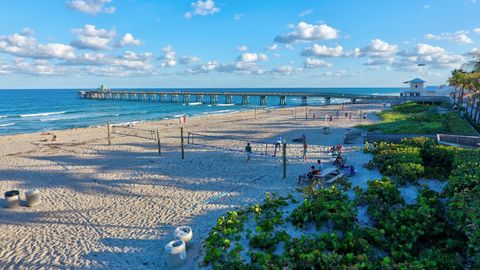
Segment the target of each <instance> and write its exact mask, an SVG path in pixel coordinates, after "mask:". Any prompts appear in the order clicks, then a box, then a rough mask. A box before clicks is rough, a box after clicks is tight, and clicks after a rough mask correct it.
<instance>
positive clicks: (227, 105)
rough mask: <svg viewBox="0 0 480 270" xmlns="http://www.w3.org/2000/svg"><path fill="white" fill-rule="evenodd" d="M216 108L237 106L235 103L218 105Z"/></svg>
mask: <svg viewBox="0 0 480 270" xmlns="http://www.w3.org/2000/svg"><path fill="white" fill-rule="evenodd" d="M215 106H217V107H229V106H235V104H234V103H227V104H216V105H215Z"/></svg>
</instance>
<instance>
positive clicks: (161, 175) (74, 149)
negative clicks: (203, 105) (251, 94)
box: [0, 105, 381, 269]
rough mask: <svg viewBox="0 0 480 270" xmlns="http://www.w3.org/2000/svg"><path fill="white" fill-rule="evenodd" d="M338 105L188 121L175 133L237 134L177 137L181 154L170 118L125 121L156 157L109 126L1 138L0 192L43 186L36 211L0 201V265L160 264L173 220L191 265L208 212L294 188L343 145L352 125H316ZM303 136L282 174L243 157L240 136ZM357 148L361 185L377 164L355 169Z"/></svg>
mask: <svg viewBox="0 0 480 270" xmlns="http://www.w3.org/2000/svg"><path fill="white" fill-rule="evenodd" d="M338 107H340V106H338ZM338 107H335V106H329V107H316V108H313V107H310V109H312V114H313V113H315V114H316V117H317V119H321V121H319V120H317V121H311V120H309V121H305V119H304V118H303V117H304V116H305V109H304V108H297V109H296V110H297V117H298V118H297V119H293V116H292V114H293V113H294V112H293V108H289V109H284V110H273V111H272V112H271V113H266V112H265V111H259V112H258V114H257V115H258V117H257V119H254V113H253V112H242V113H235V114H228V115H209V116H202V117H194V118H189V119H188V120H187V123H186V124H184V128H185V134H187V132H196V133H203V134H211V135H216V136H229V137H232V138H235V139H236V140H237V141H235V140H231V139H224V140H220V139H218V140H216V141H215V142H213V141H211V142H208V143H209V144H215V145H217V146H220V145H221V146H222V147H225V148H228V149H231V150H237V151H226V150H221V149H216V148H207V147H203V146H201V145H186V147H185V159H184V160H181V158H180V140H179V134H180V129H179V127H180V125H179V124H178V121H177V120H167V121H161V122H149V123H141V124H138V125H136V126H135V128H141V129H149V130H155V129H159V130H160V136H161V142H162V156H159V155H158V152H157V148H156V147H157V144H156V142H155V141H153V140H146V139H140V138H137V137H127V136H119V135H114V136H113V138H112V145H107V139H106V135H107V134H106V128H105V127H98V128H86V129H72V130H65V131H56V132H54V133H55V134H56V135H57V136H58V141H56V142H46V141H45V140H47V139H50V138H51V137H52V135H41V134H40V133H33V134H24V135H14V136H3V137H0V157H1V158H0V191H2V193H3V192H5V191H8V190H11V189H19V190H21V197H22V199H23V200H24V199H25V196H24V192H25V191H26V190H28V189H32V188H38V189H39V190H40V192H41V195H42V204H41V205H39V206H37V207H35V208H29V207H25V206H22V207H19V208H17V209H6V208H4V205H5V201H4V200H3V199H2V200H1V201H0V232H1V233H0V269H59V268H61V269H64V268H104V269H164V268H165V267H166V265H165V260H164V254H163V249H164V245H165V244H166V243H167V242H168V241H170V240H172V238H173V236H172V235H173V231H174V229H175V227H176V226H179V225H189V226H191V227H192V228H193V231H194V241H195V244H194V246H193V247H192V248H191V249H190V250H188V255H187V256H188V258H189V261H188V264H187V266H186V268H193V269H195V268H197V265H198V263H199V262H200V259H201V249H202V247H201V245H202V244H201V240H202V239H204V238H205V237H206V236H207V234H208V230H209V228H210V227H211V226H213V225H214V224H215V222H216V218H217V217H218V216H220V215H223V214H225V213H226V211H227V210H228V209H237V208H238V207H240V206H243V205H249V204H252V203H257V202H261V201H262V200H263V198H264V193H265V192H267V191H268V192H278V193H281V194H286V193H289V192H295V187H296V181H297V176H298V175H299V174H300V173H304V172H305V171H306V170H307V169H308V167H309V166H310V165H311V164H313V162H314V161H315V160H316V159H317V158H319V159H321V160H322V161H323V162H325V163H326V162H332V161H333V157H331V156H329V155H327V154H326V149H327V148H328V147H329V146H331V145H334V144H338V143H343V133H344V132H345V129H346V128H348V127H350V126H352V125H356V124H358V123H359V122H358V120H355V121H353V120H348V119H344V118H343V119H340V120H335V121H334V122H333V123H331V124H329V125H330V126H331V127H332V132H331V134H328V135H324V134H322V132H321V127H323V126H324V125H325V123H324V121H323V120H324V117H323V115H324V114H325V113H326V112H324V111H321V110H337V109H338ZM380 107H381V106H379V105H348V106H346V108H345V109H348V110H353V111H355V110H360V109H363V111H370V112H371V111H373V110H378V109H380ZM340 115H341V116H342V113H340ZM369 119H373V115H372V114H369ZM363 121H364V120H363ZM302 134H305V135H306V136H307V139H308V142H309V149H308V156H309V159H308V160H307V161H305V162H304V161H303V160H302V159H301V153H302V147H301V145H299V144H290V145H289V146H288V149H287V150H288V151H287V156H288V157H289V158H288V163H289V164H288V170H287V178H286V179H283V178H282V165H281V158H272V157H265V156H261V155H255V156H254V157H252V160H251V161H250V162H246V160H245V159H246V155H245V154H244V153H243V148H244V147H245V144H244V143H243V142H241V141H239V140H248V141H265V140H266V141H271V142H273V141H274V140H275V137H276V136H278V135H282V136H283V137H284V138H285V139H287V140H288V142H289V143H290V142H291V140H292V139H293V138H296V137H299V136H301V135H302ZM142 135H145V136H150V135H149V134H148V133H142ZM198 142H201V141H198ZM359 143H360V141H359ZM253 146H254V151H255V153H256V154H257V153H259V152H260V153H261V152H262V151H264V145H263V144H256V143H254V144H253ZM268 147H269V151H271V149H272V145H269V146H268ZM346 150H347V152H349V151H351V150H352V149H351V147H350V146H348V147H346ZM360 152H361V151H354V152H351V154H350V156H348V157H349V159H350V160H349V161H350V162H351V163H352V162H353V163H354V164H355V166H356V168H357V170H359V174H358V176H357V177H356V178H354V179H353V180H352V181H354V182H355V183H357V184H358V185H360V186H363V185H365V184H366V181H367V180H371V179H372V178H377V176H378V172H369V171H368V170H365V169H363V168H361V164H362V163H364V162H366V161H368V156H366V155H363V154H360ZM270 154H271V152H270ZM347 155H348V154H347ZM354 185H355V184H354Z"/></svg>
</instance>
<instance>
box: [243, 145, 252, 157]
mask: <svg viewBox="0 0 480 270" xmlns="http://www.w3.org/2000/svg"><path fill="white" fill-rule="evenodd" d="M245 153H247V161H250V157H251V156H252V146H251V145H250V143H247V146H246V147H245Z"/></svg>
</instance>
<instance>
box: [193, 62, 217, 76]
mask: <svg viewBox="0 0 480 270" xmlns="http://www.w3.org/2000/svg"><path fill="white" fill-rule="evenodd" d="M218 66H219V63H218V62H217V61H209V62H206V63H204V64H201V65H197V66H195V67H192V68H189V69H187V70H186V73H187V74H200V73H208V72H210V71H214V70H216V69H217V68H218Z"/></svg>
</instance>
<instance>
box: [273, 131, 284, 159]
mask: <svg viewBox="0 0 480 270" xmlns="http://www.w3.org/2000/svg"><path fill="white" fill-rule="evenodd" d="M282 142H283V139H282V136H278V137H277V141H276V142H275V149H274V150H273V156H274V157H276V156H277V149H278V150H279V151H280V146H281V144H282Z"/></svg>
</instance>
